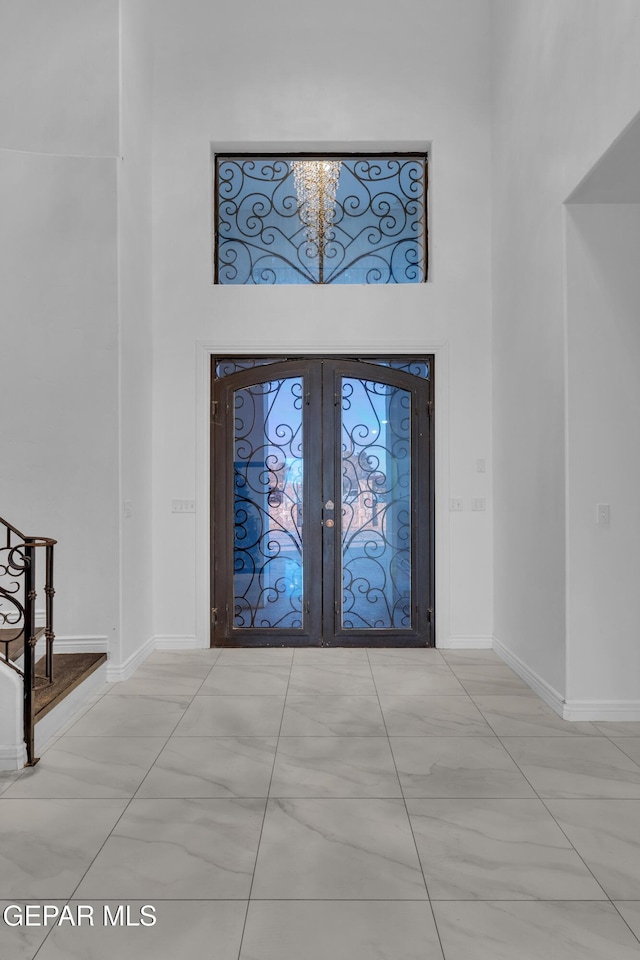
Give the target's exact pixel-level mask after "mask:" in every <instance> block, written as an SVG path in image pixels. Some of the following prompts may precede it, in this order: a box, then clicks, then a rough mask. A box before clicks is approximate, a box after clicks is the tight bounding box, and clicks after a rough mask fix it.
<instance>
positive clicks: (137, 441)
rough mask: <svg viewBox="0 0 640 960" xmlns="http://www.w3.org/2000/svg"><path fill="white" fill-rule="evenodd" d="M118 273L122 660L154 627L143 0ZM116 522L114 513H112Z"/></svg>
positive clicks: (127, 41)
mask: <svg viewBox="0 0 640 960" xmlns="http://www.w3.org/2000/svg"><path fill="white" fill-rule="evenodd" d="M120 8H121V100H120V118H121V155H122V159H121V162H120V165H119V170H118V262H119V279H120V287H119V289H120V403H121V408H120V431H121V435H120V458H121V474H120V511H119V517H120V527H121V554H120V555H121V567H120V590H121V598H120V602H121V625H120V646H119V648H118V649H117V650H115V649H114V650H112V660H113V661H115V660H116V659H118V660H120V661H121V662H123V663H124V662H126V661H127V660H128V659H129V658H130V657H131V656H132V655H133V654H135V652H136V650H137V649H138V648H139V647H140V645H141V644H142V643H144V642H145V641H147V640H149V639H150V638H151V637H152V635H153V632H154V629H153V609H152V565H153V536H152V527H151V490H152V474H151V433H152V387H151V384H152V363H153V349H152V325H151V137H152V129H151V87H152V79H153V78H152V67H153V62H152V61H153V57H152V49H153V47H152V44H153V23H152V18H151V7H150V3H149V0H121V3H120ZM114 520H115V517H114Z"/></svg>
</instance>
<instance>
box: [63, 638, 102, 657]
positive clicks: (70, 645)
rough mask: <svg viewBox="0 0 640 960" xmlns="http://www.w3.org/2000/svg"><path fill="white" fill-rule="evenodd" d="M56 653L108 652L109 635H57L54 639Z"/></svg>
mask: <svg viewBox="0 0 640 960" xmlns="http://www.w3.org/2000/svg"><path fill="white" fill-rule="evenodd" d="M53 649H54V651H55V652H56V653H106V652H107V651H108V649H109V640H108V638H107V637H101V636H95V637H87V636H75V637H74V636H68V637H56V638H55V640H54V641H53Z"/></svg>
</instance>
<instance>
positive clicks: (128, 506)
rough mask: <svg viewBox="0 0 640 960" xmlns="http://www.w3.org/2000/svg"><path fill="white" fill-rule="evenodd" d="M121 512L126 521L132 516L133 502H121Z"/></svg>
mask: <svg viewBox="0 0 640 960" xmlns="http://www.w3.org/2000/svg"><path fill="white" fill-rule="evenodd" d="M122 512H123V514H124V516H125V518H126V519H129V517H132V516H133V500H125V501H124V502H123V504H122Z"/></svg>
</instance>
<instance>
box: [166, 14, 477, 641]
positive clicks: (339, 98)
mask: <svg viewBox="0 0 640 960" xmlns="http://www.w3.org/2000/svg"><path fill="white" fill-rule="evenodd" d="M305 6H306V10H305V11H304V15H301V12H300V4H299V3H297V2H293V0H278V2H275V3H271V4H264V3H262V2H259V0H248V2H243V3H238V4H212V3H208V2H205V0H183V2H177V0H158V2H157V3H156V4H154V11H155V20H156V23H155V46H156V53H155V63H154V160H153V213H154V250H153V256H154V263H153V272H154V307H153V310H154V352H155V353H154V534H155V549H154V554H155V563H156V575H155V596H154V608H155V611H156V632H157V634H158V635H160V636H170V637H175V638H184V639H187V640H189V639H191V640H193V638H194V637H196V635H197V637H198V641H199V642H202V643H206V642H208V631H207V622H206V616H205V614H206V610H207V608H208V606H209V597H208V586H207V583H206V571H205V565H206V555H207V551H206V542H207V538H208V510H207V503H206V501H207V496H208V483H207V470H208V459H207V447H206V443H207V440H206V436H207V420H206V418H207V409H208V408H207V396H208V393H207V391H208V385H207V384H206V356H205V354H206V349H209V348H211V349H218V350H220V351H225V350H229V351H234V350H236V351H240V350H241V351H245V352H246V351H251V350H255V351H260V350H272V351H274V352H277V351H281V350H286V351H287V352H288V353H295V352H304V351H308V352H327V353H329V352H331V351H334V352H340V351H343V350H358V351H359V352H365V351H366V350H367V349H374V350H386V351H394V350H411V351H416V352H418V351H423V350H429V349H432V348H434V347H437V348H438V349H439V350H441V352H440V353H439V358H440V359H439V361H437V365H436V377H438V375H439V374H440V375H441V381H440V383H441V386H442V385H445V384H446V390H445V392H444V394H443V396H442V404H441V407H440V410H439V411H438V410H437V411H436V417H438V416H440V417H441V420H440V421H439V422H440V424H442V423H443V420H442V417H444V416H445V412H446V408H447V406H448V423H447V425H446V428H445V429H444V431H443V432H442V433H441V435H440V441H439V445H438V455H439V457H440V463H439V470H440V473H439V478H438V481H437V483H439V489H437V490H436V496H437V498H438V503H439V509H440V513H439V521H438V523H439V530H438V537H439V540H438V544H439V551H438V556H437V558H436V567H437V573H436V576H437V580H438V583H439V584H440V585H442V583H444V582H445V581H446V580H447V578H448V577H449V576H450V582H451V593H450V598H449V597H446V598H445V604H446V609H445V608H444V606H443V604H442V603H441V605H440V607H439V609H438V628H440V633H439V636H438V642H440V643H443V642H446V641H448V640H449V638H450V637H454V638H460V637H467V638H485V639H486V638H489V637H490V636H491V633H492V599H491V598H492V573H491V549H492V548H491V514H490V512H488V513H485V514H471V513H470V512H469V505H470V498H471V497H472V496H486V497H487V498H488V500H489V507H490V497H489V494H490V489H491V487H490V484H491V475H490V473H487V474H485V475H484V476H482V475H479V474H477V473H476V472H475V468H476V460H477V459H478V458H482V457H484V458H486V460H487V463H488V464H490V462H491V429H490V396H491V387H490V384H491V361H490V306H491V304H490V203H489V186H488V185H489V181H490V166H489V161H490V155H489V125H488V117H489V53H490V51H489V44H488V40H489V17H488V4H487V3H485V2H478V0H447V2H446V3H443V2H440V0H426V2H425V0H420V2H418V0H401V2H398V3H396V4H394V5H389V4H386V3H383V2H381V0H375V2H371V0H351V2H350V3H348V4H344V3H339V2H338V0H327V2H326V3H324V4H323V5H322V7H321V10H320V12H321V15H318V16H317V17H316V16H315V13H316V11H317V10H318V8H316V7H313V6H311V5H305ZM427 142H431V143H432V165H431V199H432V205H431V237H432V247H431V254H432V273H431V278H432V279H431V282H429V283H428V284H426V285H420V286H409V285H406V286H400V287H384V288H383V287H349V286H342V287H326V288H316V287H311V288H309V287H271V288H266V287H253V288H252V287H238V288H235V287H224V286H213V284H212V265H211V261H212V240H211V220H212V211H211V207H212V201H211V196H212V192H211V160H210V151H211V143H213V144H214V145H220V146H224V145H235V146H236V147H239V148H242V146H244V147H245V149H251V147H252V145H253V146H255V147H256V148H258V149H259V148H260V147H261V148H262V149H269V147H270V146H274V147H275V148H276V149H277V148H278V146H279V145H281V146H283V147H285V148H286V146H288V147H289V149H299V148H301V147H304V146H305V145H309V144H314V145H315V147H314V148H321V147H322V146H325V147H326V148H331V146H334V145H335V146H338V145H340V146H344V147H346V148H347V149H352V150H357V149H358V148H359V146H361V145H363V144H367V145H368V146H367V147H365V149H367V148H369V149H371V148H372V146H376V147H377V148H378V149H385V148H386V149H393V147H394V145H395V144H398V143H401V144H402V143H404V144H406V143H413V144H418V143H422V144H426V143H427ZM198 344H200V346H198ZM447 357H448V361H447V359H446V358H447ZM438 363H440V365H439V366H438ZM198 378H200V379H198ZM196 493H197V495H198V513H197V514H196V515H195V516H193V515H171V513H170V502H171V499H172V498H174V497H181V498H182V497H184V498H190V497H193V496H194V495H196ZM450 493H451V495H453V496H456V497H463V498H464V499H465V505H466V508H467V509H466V511H465V512H463V513H462V514H456V515H454V516H453V518H451V526H450V535H449V519H450V518H449V516H448V513H447V511H446V504H447V503H448V499H449V495H450ZM203 545H204V547H203ZM448 551H450V553H449V555H448ZM449 604H450V609H449Z"/></svg>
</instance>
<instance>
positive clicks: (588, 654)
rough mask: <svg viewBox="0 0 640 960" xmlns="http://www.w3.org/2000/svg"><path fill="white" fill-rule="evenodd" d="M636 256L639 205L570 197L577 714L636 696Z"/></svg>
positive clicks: (570, 589) (570, 605)
mask: <svg viewBox="0 0 640 960" xmlns="http://www.w3.org/2000/svg"><path fill="white" fill-rule="evenodd" d="M637 159H638V163H639V164H640V157H638V158H637ZM639 263H640V205H639V204H626V205H615V204H585V205H572V206H571V207H569V208H568V212H567V308H568V310H567V327H568V336H567V344H568V394H567V403H568V406H567V443H568V445H567V471H568V475H567V492H568V501H567V547H568V551H567V575H568V583H567V700H568V701H569V706H570V707H573V710H574V712H576V711H577V710H580V711H581V715H582V714H583V713H584V710H585V709H588V708H589V707H591V709H595V708H597V707H599V708H600V709H602V708H603V707H604V706H605V705H606V704H605V703H604V702H606V701H607V700H613V701H616V700H622V701H625V700H626V701H635V708H636V710H637V709H638V707H640V642H639V641H640V626H639V623H638V603H637V598H638V584H639V583H640V540H639V538H638V531H639V530H640V499H639V497H638V489H640V433H639V431H638V424H639V423H640V377H639V376H638V370H639V369H640V271H639V270H638V264H639ZM598 503H608V504H609V505H610V511H611V522H610V524H609V525H604V526H603V525H597V524H596V504H598ZM585 701H587V703H585ZM588 701H603V703H601V704H589V703H588ZM629 706H631V704H629ZM618 709H619V706H618ZM576 715H577V712H576Z"/></svg>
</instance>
